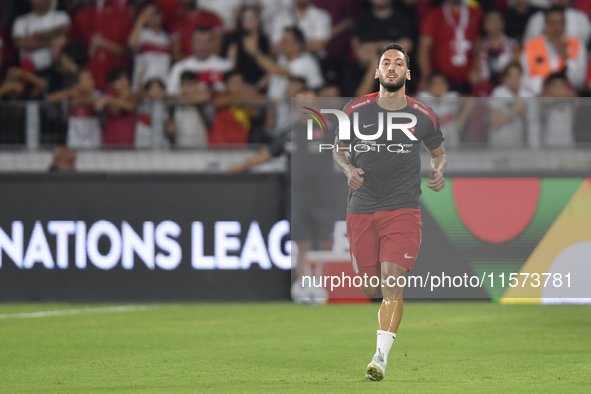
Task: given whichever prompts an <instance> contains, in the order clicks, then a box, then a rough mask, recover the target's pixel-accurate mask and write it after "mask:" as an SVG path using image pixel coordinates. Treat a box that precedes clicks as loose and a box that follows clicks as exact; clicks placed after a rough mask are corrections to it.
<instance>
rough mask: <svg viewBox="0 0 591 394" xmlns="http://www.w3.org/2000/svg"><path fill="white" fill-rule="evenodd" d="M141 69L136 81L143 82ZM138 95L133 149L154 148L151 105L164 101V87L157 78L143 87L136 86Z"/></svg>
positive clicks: (140, 85)
mask: <svg viewBox="0 0 591 394" xmlns="http://www.w3.org/2000/svg"><path fill="white" fill-rule="evenodd" d="M144 72H145V71H144V70H143V69H142V70H140V71H139V74H138V76H139V78H138V80H143V79H144V78H143V73H144ZM138 85H139V86H138V93H139V97H140V98H141V100H140V101H141V102H140V104H139V105H138V108H137V122H136V124H135V147H136V148H149V147H152V146H154V131H153V129H152V111H153V106H152V104H153V103H154V102H156V101H163V100H164V99H166V87H165V86H164V82H163V81H162V80H160V79H158V78H154V79H150V80H148V81H147V82H146V83H145V84H144V85H142V84H138Z"/></svg>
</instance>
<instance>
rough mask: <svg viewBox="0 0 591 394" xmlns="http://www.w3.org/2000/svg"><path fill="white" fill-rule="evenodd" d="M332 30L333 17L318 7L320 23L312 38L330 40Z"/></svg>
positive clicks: (313, 39)
mask: <svg viewBox="0 0 591 394" xmlns="http://www.w3.org/2000/svg"><path fill="white" fill-rule="evenodd" d="M331 30H332V18H331V16H330V14H329V13H328V12H326V11H324V10H321V9H318V25H317V28H316V31H315V32H314V33H315V34H314V35H313V36H312V37H311V38H310V39H311V40H312V41H315V40H319V41H328V40H330V35H331Z"/></svg>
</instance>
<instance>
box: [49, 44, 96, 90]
mask: <svg viewBox="0 0 591 394" xmlns="http://www.w3.org/2000/svg"><path fill="white" fill-rule="evenodd" d="M54 43H56V44H59V43H58V42H57V41H56V40H54ZM51 56H52V57H53V65H52V66H51V69H50V70H49V71H48V72H47V74H46V80H47V90H48V92H49V93H53V92H56V91H59V90H63V89H67V88H70V87H72V85H74V83H75V82H76V81H75V79H76V77H77V75H78V71H80V70H82V69H84V68H85V67H86V64H87V63H88V49H87V48H86V45H85V44H84V43H83V42H79V41H70V42H68V43H67V44H66V46H65V47H61V46H59V45H55V46H52V49H51Z"/></svg>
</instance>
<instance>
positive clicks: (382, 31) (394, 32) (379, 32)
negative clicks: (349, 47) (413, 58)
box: [353, 0, 413, 53]
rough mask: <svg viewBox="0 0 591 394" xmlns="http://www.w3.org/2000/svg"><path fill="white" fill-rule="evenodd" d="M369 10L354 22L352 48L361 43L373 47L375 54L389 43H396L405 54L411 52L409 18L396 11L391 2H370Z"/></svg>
mask: <svg viewBox="0 0 591 394" xmlns="http://www.w3.org/2000/svg"><path fill="white" fill-rule="evenodd" d="M370 3H371V8H370V9H369V10H368V11H366V12H365V13H364V14H363V15H362V16H361V18H359V19H358V20H357V21H356V22H355V29H354V33H353V35H354V37H353V48H358V46H359V45H360V44H361V43H365V44H371V45H373V46H374V48H373V51H374V52H377V51H378V50H380V49H381V48H383V47H384V46H385V45H387V44H388V43H390V42H394V41H395V42H397V43H399V44H400V45H402V46H403V47H404V49H405V50H406V52H409V53H410V52H412V50H413V41H412V36H413V33H412V29H413V24H412V22H411V20H410V18H409V17H408V16H407V15H406V14H404V13H402V12H401V11H399V10H398V9H396V8H395V7H394V5H393V0H371V1H370Z"/></svg>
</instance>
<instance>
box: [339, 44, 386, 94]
mask: <svg viewBox="0 0 591 394" xmlns="http://www.w3.org/2000/svg"><path fill="white" fill-rule="evenodd" d="M353 49H354V51H355V52H354V53H355V59H356V61H355V62H353V63H351V64H348V65H347V66H345V69H344V71H343V78H342V88H343V94H344V95H345V97H359V96H363V95H366V94H369V93H373V92H377V91H378V90H379V86H380V83H379V81H378V80H377V79H376V68H377V66H378V62H379V60H380V59H379V57H378V51H377V50H376V47H375V45H374V44H373V43H369V42H363V43H359V44H358V45H356V46H354V48H353Z"/></svg>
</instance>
